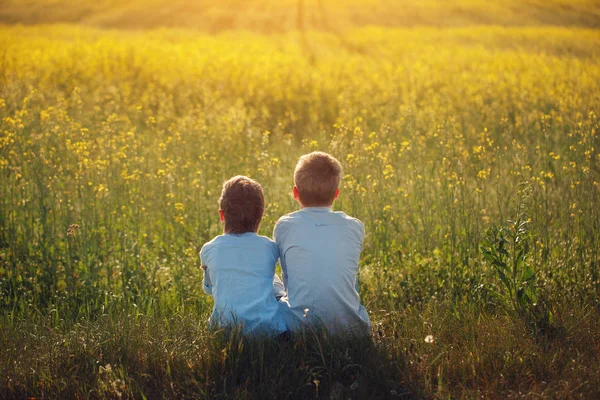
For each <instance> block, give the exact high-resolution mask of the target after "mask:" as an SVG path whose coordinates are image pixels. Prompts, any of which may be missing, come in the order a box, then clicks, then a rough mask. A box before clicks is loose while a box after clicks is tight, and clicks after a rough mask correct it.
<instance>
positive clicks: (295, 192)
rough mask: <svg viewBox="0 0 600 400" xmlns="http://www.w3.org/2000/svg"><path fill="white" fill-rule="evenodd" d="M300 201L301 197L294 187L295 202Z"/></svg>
mask: <svg viewBox="0 0 600 400" xmlns="http://www.w3.org/2000/svg"><path fill="white" fill-rule="evenodd" d="M299 199H300V195H299V194H298V188H297V187H296V186H294V200H296V201H297V200H299Z"/></svg>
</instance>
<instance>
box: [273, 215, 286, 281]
mask: <svg viewBox="0 0 600 400" xmlns="http://www.w3.org/2000/svg"><path fill="white" fill-rule="evenodd" d="M282 233H283V226H282V224H281V220H279V221H277V223H276V224H275V228H274V229H273V241H274V242H275V244H276V245H277V250H278V252H279V265H280V266H281V279H282V280H283V287H284V288H285V290H286V291H287V287H288V274H287V264H286V262H285V254H284V250H283V244H282V241H283V240H282V236H283V235H282Z"/></svg>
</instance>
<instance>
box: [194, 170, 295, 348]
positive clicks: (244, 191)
mask: <svg viewBox="0 0 600 400" xmlns="http://www.w3.org/2000/svg"><path fill="white" fill-rule="evenodd" d="M263 212H264V195H263V190H262V187H261V186H260V184H259V183H258V182H256V181H254V180H252V179H250V178H247V177H245V176H235V177H233V178H231V179H230V180H228V181H227V182H225V183H224V184H223V191H222V193H221V198H220V199H219V216H220V218H221V222H223V223H224V228H223V234H222V235H219V236H217V237H215V238H214V239H213V240H211V241H210V242H208V243H206V244H205V245H204V246H202V250H201V251H200V259H201V262H202V269H203V270H204V279H203V280H202V284H203V289H204V291H205V292H206V293H207V294H210V295H212V296H213V298H214V307H213V312H212V315H211V316H210V320H209V323H210V324H211V325H213V326H214V327H223V326H233V325H241V327H242V330H243V332H245V333H247V334H262V333H266V334H271V335H273V336H277V335H279V334H281V333H283V332H285V331H286V326H285V321H284V319H283V315H282V311H281V309H280V307H279V305H278V304H277V300H276V299H275V294H274V292H273V285H274V283H273V276H274V274H275V264H276V263H277V259H278V258H279V251H278V249H277V246H276V245H275V243H274V242H273V241H272V240H271V239H269V238H267V237H264V236H259V235H258V234H257V232H258V227H259V225H260V220H261V218H262V215H263Z"/></svg>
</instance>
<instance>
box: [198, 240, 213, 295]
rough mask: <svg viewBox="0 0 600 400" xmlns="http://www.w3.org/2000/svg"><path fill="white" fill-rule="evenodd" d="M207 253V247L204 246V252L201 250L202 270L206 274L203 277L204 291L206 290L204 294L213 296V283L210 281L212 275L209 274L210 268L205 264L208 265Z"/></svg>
mask: <svg viewBox="0 0 600 400" xmlns="http://www.w3.org/2000/svg"><path fill="white" fill-rule="evenodd" d="M206 252H207V250H206V247H205V246H202V250H200V262H201V263H202V266H201V268H202V271H203V272H204V274H203V277H202V290H204V293H206V294H210V295H212V281H211V280H210V274H209V273H208V266H207V265H206V264H205V263H204V261H206V262H207V263H208V260H207V255H206Z"/></svg>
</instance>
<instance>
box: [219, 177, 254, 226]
mask: <svg viewBox="0 0 600 400" xmlns="http://www.w3.org/2000/svg"><path fill="white" fill-rule="evenodd" d="M219 208H220V209H221V210H223V214H224V217H225V229H224V231H225V233H246V232H258V228H259V226H260V220H261V218H262V215H263V212H264V210H265V199H264V195H263V190H262V187H261V186H260V183H258V182H256V181H255V180H253V179H250V178H248V177H246V176H241V175H238V176H234V177H233V178H231V179H229V180H228V181H227V182H225V183H224V184H223V191H222V192H221V198H219Z"/></svg>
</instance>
